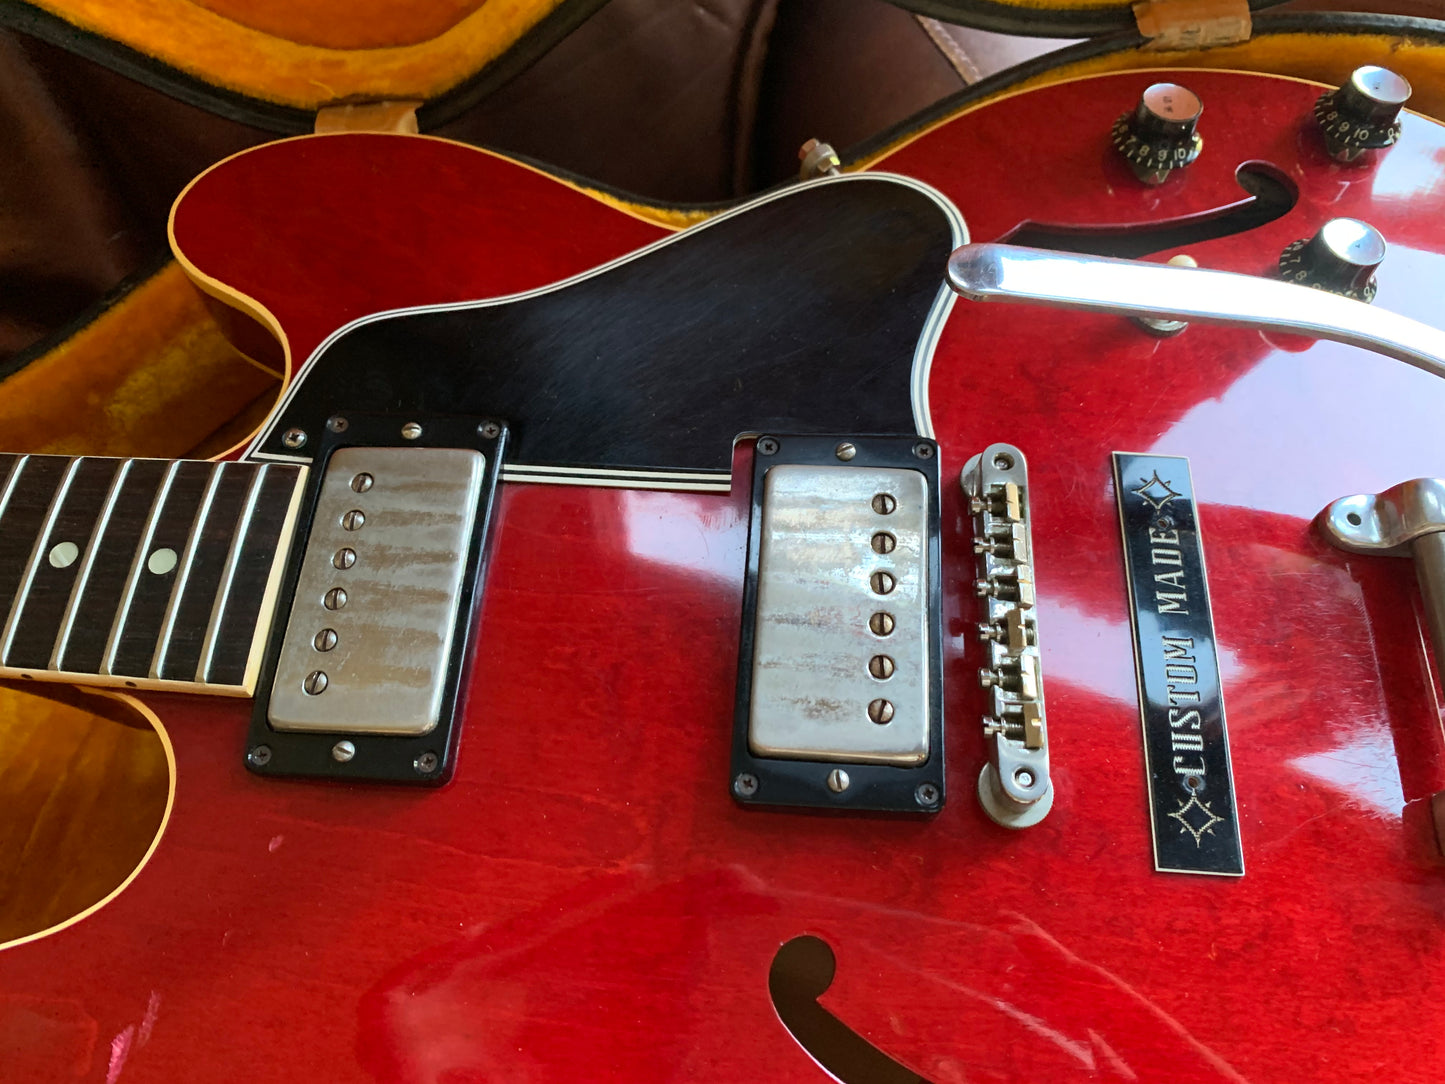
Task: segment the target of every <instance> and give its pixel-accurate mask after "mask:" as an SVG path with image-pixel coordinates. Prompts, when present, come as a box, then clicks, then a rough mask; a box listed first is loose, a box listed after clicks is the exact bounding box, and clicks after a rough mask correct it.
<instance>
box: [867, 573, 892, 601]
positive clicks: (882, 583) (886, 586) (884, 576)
mask: <svg viewBox="0 0 1445 1084" xmlns="http://www.w3.org/2000/svg"><path fill="white" fill-rule="evenodd" d="M868 584H869V586H871V587H872V588H873V593H874V594H875V595H886V594H888V593H889V592H890V591H892V590H893V588H894V587H896V586H897V585H898V580H897V579H896V578H895V577H894V575H893V573H891V572H883V571H881V570H880V571H878V572H875V573H873V575H871V576H869V577H868Z"/></svg>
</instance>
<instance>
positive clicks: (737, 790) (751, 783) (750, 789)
mask: <svg viewBox="0 0 1445 1084" xmlns="http://www.w3.org/2000/svg"><path fill="white" fill-rule="evenodd" d="M757 792H758V777H757V776H755V775H752V774H750V773H748V772H743V773H742V774H740V775H739V776H738V777H737V778H736V779H734V780H733V793H734V794H736V795H737V796H738V797H739V798H751V797H752V796H753V795H754V794H756V793H757Z"/></svg>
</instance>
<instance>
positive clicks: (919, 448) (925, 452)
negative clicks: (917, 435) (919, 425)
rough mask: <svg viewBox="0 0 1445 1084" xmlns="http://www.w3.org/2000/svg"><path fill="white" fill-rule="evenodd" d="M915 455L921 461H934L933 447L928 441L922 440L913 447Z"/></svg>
mask: <svg viewBox="0 0 1445 1084" xmlns="http://www.w3.org/2000/svg"><path fill="white" fill-rule="evenodd" d="M913 454H914V455H916V456H917V457H918V458H919V459H932V458H933V445H932V444H930V443H929V442H928V441H926V440H920V441H919V442H918V443H917V444H915V445H914V446H913Z"/></svg>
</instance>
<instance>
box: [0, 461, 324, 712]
mask: <svg viewBox="0 0 1445 1084" xmlns="http://www.w3.org/2000/svg"><path fill="white" fill-rule="evenodd" d="M304 476H305V471H304V469H302V468H300V467H296V466H292V465H280V464H253V463H233V462H222V463H212V462H206V461H199V460H162V459H111V458H101V457H95V456H76V457H71V456H59V455H4V454H0V606H3V607H4V608H3V610H0V613H3V615H4V617H3V625H0V676H6V677H22V678H30V679H37V680H64V681H72V682H76V683H80V684H100V685H117V686H122V687H126V688H181V689H190V690H193V691H205V692H214V693H223V694H231V695H238V696H244V695H250V694H251V692H252V690H253V689H254V686H255V681H256V673H257V670H258V669H259V665H260V656H261V649H262V646H263V643H264V639H265V631H266V629H267V628H269V626H270V619H271V614H272V610H273V609H274V607H275V600H276V593H277V589H278V587H279V583H280V578H281V570H282V567H283V565H284V563H285V557H286V552H287V550H288V548H289V545H290V541H291V536H292V534H293V532H294V530H295V523H296V511H297V507H298V505H299V502H300V497H301V489H302V483H303V481H304Z"/></svg>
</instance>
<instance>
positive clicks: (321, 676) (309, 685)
mask: <svg viewBox="0 0 1445 1084" xmlns="http://www.w3.org/2000/svg"><path fill="white" fill-rule="evenodd" d="M329 684H331V680H330V679H329V678H328V677H327V676H326V671H325V670H312V671H311V673H309V674H307V675H306V678H305V680H304V681H302V682H301V687H302V688H303V689H305V690H306V695H307V696H320V695H321V694H322V693H324V692H325V691H326V686H327V685H329Z"/></svg>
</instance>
